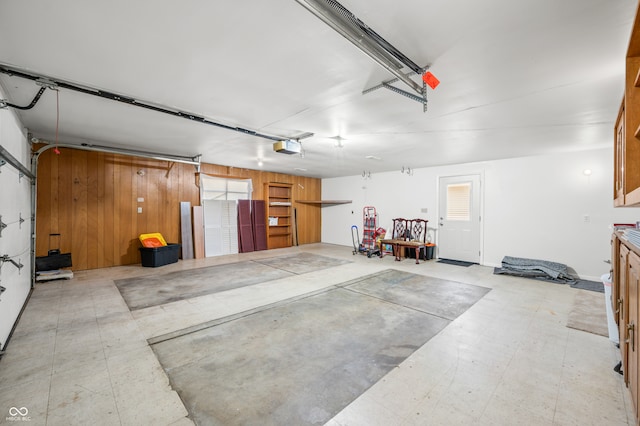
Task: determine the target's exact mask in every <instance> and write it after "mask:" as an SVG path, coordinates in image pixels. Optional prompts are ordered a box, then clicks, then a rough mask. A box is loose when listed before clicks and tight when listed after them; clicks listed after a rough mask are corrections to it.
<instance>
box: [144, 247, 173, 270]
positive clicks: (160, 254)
mask: <svg viewBox="0 0 640 426" xmlns="http://www.w3.org/2000/svg"><path fill="white" fill-rule="evenodd" d="M179 253H180V244H167V245H166V246H163V247H140V257H142V266H146V267H151V268H156V267H158V266H163V265H168V264H170V263H176V262H177V261H178V255H179Z"/></svg>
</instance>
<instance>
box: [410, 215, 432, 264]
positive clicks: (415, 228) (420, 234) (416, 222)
mask: <svg viewBox="0 0 640 426" xmlns="http://www.w3.org/2000/svg"><path fill="white" fill-rule="evenodd" d="M428 222H429V221H428V220H426V219H412V220H410V221H409V230H410V233H411V238H410V240H411V241H416V242H419V243H422V244H423V245H420V246H418V247H417V248H416V250H417V251H418V252H417V253H416V260H417V259H418V257H420V253H421V252H422V251H424V257H425V259H426V257H427V247H426V244H427V232H428V230H427V223H428Z"/></svg>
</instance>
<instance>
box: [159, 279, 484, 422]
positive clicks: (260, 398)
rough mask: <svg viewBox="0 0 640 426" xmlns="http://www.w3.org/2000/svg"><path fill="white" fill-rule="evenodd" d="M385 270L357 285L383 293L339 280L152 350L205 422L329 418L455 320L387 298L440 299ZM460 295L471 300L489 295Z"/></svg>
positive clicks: (467, 302) (447, 289) (451, 285)
mask: <svg viewBox="0 0 640 426" xmlns="http://www.w3.org/2000/svg"><path fill="white" fill-rule="evenodd" d="M396 272H397V271H396ZM379 275H381V274H375V275H370V276H367V277H365V278H363V279H362V280H360V281H359V282H358V283H353V282H352V283H350V286H353V287H358V286H361V285H363V286H366V283H367V282H370V283H372V285H373V286H374V287H375V288H377V289H378V291H377V294H376V295H375V296H371V295H367V294H364V293H363V292H362V291H360V290H362V289H358V291H354V290H352V289H350V288H349V286H347V287H344V288H341V287H331V288H329V289H328V290H327V291H324V292H318V293H315V294H313V295H311V296H309V297H306V298H298V299H297V300H295V301H292V302H291V303H283V304H281V305H278V306H275V307H270V308H266V309H264V310H261V311H258V312H251V313H250V314H248V315H247V316H244V317H240V318H238V317H235V318H233V319H231V320H229V321H228V322H222V323H220V324H218V325H216V326H214V327H210V328H207V329H203V330H199V331H196V332H191V333H188V334H184V335H182V336H179V337H175V338H172V339H169V340H164V341H161V342H159V343H156V344H154V345H153V346H152V347H153V349H154V351H155V353H156V356H157V357H158V359H159V361H160V363H161V364H162V365H163V367H164V369H165V371H166V372H167V374H168V376H169V378H170V380H171V384H172V387H173V389H175V390H176V391H177V392H178V393H179V394H180V396H181V398H182V400H183V401H184V403H185V405H186V406H187V409H188V410H189V413H190V417H191V418H192V419H193V420H194V421H195V422H196V423H197V424H199V425H284V424H287V425H294V424H295V425H320V424H324V423H325V422H326V421H328V420H329V419H331V418H332V417H333V416H334V415H336V414H337V413H338V412H340V411H341V410H342V409H343V408H344V407H346V406H347V405H348V404H349V403H351V402H352V401H353V400H354V399H356V398H357V397H358V396H359V395H361V394H362V393H363V392H364V391H366V390H367V389H368V388H369V387H371V386H372V385H373V384H374V383H376V382H377V381H378V380H380V379H381V378H382V377H383V376H384V375H385V374H386V373H388V372H389V371H390V370H391V369H393V368H395V367H396V366H398V365H399V364H400V363H401V362H402V361H404V360H405V359H406V358H407V357H408V356H409V355H411V354H412V353H413V352H414V351H415V350H416V349H418V348H419V347H420V346H422V345H423V344H424V343H426V342H427V341H428V340H429V339H431V337H433V336H434V335H436V334H437V333H438V332H439V331H441V330H442V329H443V328H444V327H446V326H447V324H449V323H450V320H449V319H446V318H443V317H441V316H438V315H432V314H430V313H427V312H424V311H422V310H419V309H415V308H413V307H408V306H404V305H402V304H398V303H395V302H393V301H390V300H385V299H384V298H383V297H387V295H390V296H389V297H391V298H397V299H399V300H404V299H406V298H410V297H413V298H415V299H424V298H428V297H431V296H432V295H433V292H432V293H428V292H418V293H416V292H415V286H416V285H417V283H418V282H419V280H422V281H421V282H422V283H423V284H424V283H427V282H428V281H429V280H433V278H429V277H424V276H418V275H414V274H408V275H404V273H402V274H401V275H394V274H386V275H387V278H389V279H391V278H392V277H395V280H392V282H387V283H386V284H385V283H384V282H381V281H380V277H379ZM382 275H383V276H384V275H385V274H384V273H383V274H382ZM398 277H400V280H398ZM414 279H415V280H416V281H414ZM403 283H407V284H408V285H406V286H403ZM385 285H386V286H388V287H394V289H393V291H392V292H387V293H386V294H385V292H384V289H383V287H384V286H385ZM424 285H428V284H424ZM458 286H463V287H466V285H465V284H460V283H456V282H449V283H448V286H437V289H438V290H439V291H443V292H451V291H453V292H454V293H455V292H456V288H457V287H458ZM403 292H404V293H406V294H403ZM458 293H460V294H467V297H468V299H467V300H462V299H463V297H462V296H460V297H456V298H455V299H456V300H459V301H461V302H462V303H463V305H464V306H467V307H468V306H470V305H471V304H473V303H475V301H477V300H478V299H479V298H481V297H482V296H483V295H484V294H485V293H486V292H470V291H467V292H466V293H465V291H459V292H458ZM381 295H382V297H381ZM444 297H445V295H441V298H444ZM415 304H416V305H422V303H415ZM458 311H459V310H458ZM449 312H457V310H454V309H451V310H450V311H449Z"/></svg>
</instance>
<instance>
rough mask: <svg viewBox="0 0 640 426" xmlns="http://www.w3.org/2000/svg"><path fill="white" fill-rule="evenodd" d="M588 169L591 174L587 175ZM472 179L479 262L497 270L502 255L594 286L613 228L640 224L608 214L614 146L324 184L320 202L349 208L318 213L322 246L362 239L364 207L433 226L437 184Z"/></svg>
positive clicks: (636, 212)
mask: <svg viewBox="0 0 640 426" xmlns="http://www.w3.org/2000/svg"><path fill="white" fill-rule="evenodd" d="M585 169H591V170H592V172H593V173H592V175H591V176H588V177H587V176H585V175H584V174H583V170H585ZM471 173H480V174H482V175H483V189H482V191H483V193H484V205H483V238H484V240H483V241H484V245H483V254H482V259H483V260H482V263H483V264H484V265H487V266H500V263H501V261H502V258H503V257H504V256H517V257H526V258H534V259H544V260H551V261H555V262H561V263H564V264H566V265H568V266H569V267H570V268H572V269H574V270H575V271H576V273H577V274H578V275H579V276H580V277H582V278H585V279H592V280H599V279H600V276H601V275H602V274H604V273H606V272H608V271H609V266H608V265H607V264H605V263H604V260H608V259H609V258H610V243H609V241H610V236H611V224H613V223H619V222H622V223H635V222H636V221H637V220H640V208H617V209H614V208H613V189H612V188H613V183H612V180H613V148H611V149H609V148H607V149H599V150H589V151H581V152H572V153H560V154H555V155H552V156H551V155H550V156H537V157H522V158H516V159H508V160H498V161H488V162H481V163H472V164H460V165H451V166H442V167H431V168H425V169H416V170H415V171H414V174H413V176H407V175H406V174H402V173H400V170H398V171H397V172H388V173H379V174H373V175H372V176H371V179H367V180H365V179H363V178H362V176H351V177H344V178H334V179H324V180H323V181H322V198H323V199H349V200H353V203H352V204H344V205H338V206H332V207H324V208H323V210H322V241H323V242H326V243H332V244H340V245H349V246H351V245H352V243H351V226H352V225H357V226H358V227H359V228H360V236H361V238H362V208H363V207H364V206H368V205H371V206H375V207H376V209H377V211H378V215H379V219H380V225H382V226H383V227H385V228H387V229H390V226H391V225H390V224H391V220H392V219H393V218H394V217H404V218H407V219H411V218H418V217H420V218H425V219H428V220H429V225H430V227H433V228H435V227H437V214H438V213H437V212H438V194H437V192H438V178H439V177H440V176H448V175H452V176H453V175H461V174H471ZM423 208H427V209H428V211H427V213H422V212H421V209H423ZM585 215H588V216H589V222H585V221H584V216H585ZM436 243H437V232H436Z"/></svg>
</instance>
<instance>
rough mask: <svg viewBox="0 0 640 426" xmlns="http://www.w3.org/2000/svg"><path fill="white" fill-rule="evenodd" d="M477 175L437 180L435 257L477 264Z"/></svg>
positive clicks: (478, 200) (478, 227) (478, 185)
mask: <svg viewBox="0 0 640 426" xmlns="http://www.w3.org/2000/svg"><path fill="white" fill-rule="evenodd" d="M480 196H481V191H480V175H466V176H448V177H441V178H440V200H439V206H440V208H439V212H438V213H439V214H438V219H439V221H438V257H440V258H441V259H452V260H463V261H466V262H473V263H480V247H481V241H480V239H481V232H480V229H481V228H480V225H481V222H480V219H481V218H480V204H481V203H480Z"/></svg>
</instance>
